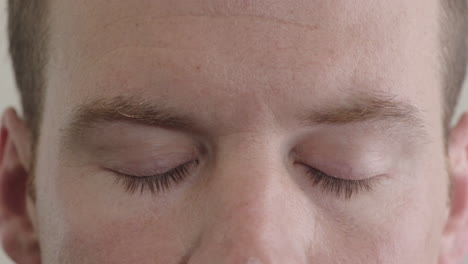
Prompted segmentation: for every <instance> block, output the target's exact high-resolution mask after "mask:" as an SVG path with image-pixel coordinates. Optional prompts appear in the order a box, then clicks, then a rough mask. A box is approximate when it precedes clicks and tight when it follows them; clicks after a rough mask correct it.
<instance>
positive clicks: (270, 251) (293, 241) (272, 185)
mask: <svg viewBox="0 0 468 264" xmlns="http://www.w3.org/2000/svg"><path fill="white" fill-rule="evenodd" d="M226 163H227V162H226ZM226 163H225V164H224V165H221V164H219V166H218V169H215V171H216V172H214V174H213V177H212V181H211V182H210V184H209V190H208V191H207V192H206V193H207V194H206V196H205V199H207V200H205V202H204V204H205V205H207V206H206V207H204V212H203V215H204V217H205V219H208V220H207V221H206V222H205V225H204V230H203V232H202V234H201V235H200V237H199V241H198V243H197V246H196V247H195V249H194V250H193V252H192V255H191V257H190V260H189V261H187V262H188V263H190V264H201V263H220V264H274V263H295V264H302V263H304V264H305V263H310V262H308V260H307V249H308V247H309V246H310V245H309V243H308V241H310V240H311V238H312V236H313V233H314V217H313V214H311V210H310V208H308V203H307V200H306V197H305V195H304V194H303V192H301V191H300V188H299V187H298V186H297V184H294V180H293V179H292V177H291V176H289V175H288V172H287V171H286V169H285V167H284V166H283V165H280V164H279V163H275V162H273V160H270V161H268V160H267V159H263V161H261V160H260V159H254V158H252V159H248V158H246V159H242V160H241V161H239V162H233V163H231V164H226ZM272 164H276V165H272ZM208 205H209V206H208Z"/></svg>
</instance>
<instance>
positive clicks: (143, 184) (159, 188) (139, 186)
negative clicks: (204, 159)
mask: <svg viewBox="0 0 468 264" xmlns="http://www.w3.org/2000/svg"><path fill="white" fill-rule="evenodd" d="M199 163H200V162H199V160H192V161H189V162H186V163H184V164H182V165H180V166H178V167H175V168H173V169H170V170H168V171H166V172H164V173H159V174H154V175H148V176H134V175H130V174H127V173H122V172H118V171H112V172H113V173H114V174H115V177H116V178H115V183H117V184H123V185H124V187H125V189H126V191H127V192H129V193H131V194H133V193H135V192H140V194H143V193H144V192H145V191H150V193H151V194H157V193H159V192H163V191H166V190H168V189H169V188H170V187H172V186H173V185H177V184H179V183H181V182H182V181H183V180H185V178H186V177H188V176H189V175H190V172H191V170H192V169H194V168H195V167H196V166H198V164H199Z"/></svg>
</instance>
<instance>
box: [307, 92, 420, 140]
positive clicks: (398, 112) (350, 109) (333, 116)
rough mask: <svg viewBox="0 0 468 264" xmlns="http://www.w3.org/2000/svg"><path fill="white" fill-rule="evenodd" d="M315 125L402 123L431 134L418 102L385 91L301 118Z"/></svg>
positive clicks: (408, 127)
mask: <svg viewBox="0 0 468 264" xmlns="http://www.w3.org/2000/svg"><path fill="white" fill-rule="evenodd" d="M300 119H301V120H302V122H303V123H306V124H311V125H347V124H353V123H371V122H379V123H383V122H384V123H387V124H391V125H402V126H403V127H404V128H405V131H407V130H409V131H411V134H412V135H414V136H416V137H418V138H421V139H422V138H426V137H427V136H428V134H427V133H428V131H427V127H426V126H425V122H424V119H423V118H422V115H421V111H420V110H419V109H418V108H416V107H415V106H414V105H412V104H410V103H408V102H405V101H402V100H397V99H396V97H395V96H390V95H382V94H358V95H354V96H351V97H350V98H348V99H346V100H344V102H342V103H336V104H333V105H329V106H326V107H324V108H322V109H317V110H315V111H313V112H312V113H309V114H308V115H306V116H302V117H301V118H300Z"/></svg>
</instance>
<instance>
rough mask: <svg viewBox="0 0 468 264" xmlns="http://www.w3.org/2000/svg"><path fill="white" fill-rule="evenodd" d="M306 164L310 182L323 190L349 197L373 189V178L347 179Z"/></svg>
mask: <svg viewBox="0 0 468 264" xmlns="http://www.w3.org/2000/svg"><path fill="white" fill-rule="evenodd" d="M305 166H306V171H307V174H308V175H309V176H310V178H311V179H312V183H313V184H314V185H316V186H320V187H321V188H322V190H323V191H325V192H331V193H334V194H335V195H336V196H338V197H344V198H345V199H350V198H351V197H352V196H353V195H356V194H358V193H360V192H363V191H366V192H370V191H372V190H373V183H374V182H373V179H372V178H369V179H362V180H347V179H340V178H337V177H333V176H330V175H328V174H326V173H324V172H322V171H320V170H318V169H315V168H312V167H309V166H307V165H305Z"/></svg>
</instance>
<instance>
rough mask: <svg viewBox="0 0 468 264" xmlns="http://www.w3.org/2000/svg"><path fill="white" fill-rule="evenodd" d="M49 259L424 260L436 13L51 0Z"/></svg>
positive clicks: (351, 6)
mask: <svg viewBox="0 0 468 264" xmlns="http://www.w3.org/2000/svg"><path fill="white" fill-rule="evenodd" d="M50 6H51V8H50V9H51V12H50V14H49V18H50V32H51V35H50V44H49V45H50V47H49V48H50V54H49V56H50V62H49V64H48V65H47V75H46V77H47V80H48V84H47V92H46V96H45V110H44V119H43V121H42V128H41V136H40V139H39V145H38V149H37V153H38V156H37V160H36V171H35V178H36V192H37V203H36V211H37V215H36V222H35V224H36V226H37V228H38V230H39V239H40V245H41V254H42V258H43V262H44V263H167V264H178V263H194V264H195V263H251V264H252V263H330V264H331V263H348V264H357V263H389V264H390V263H416V262H417V263H436V262H437V256H438V251H439V247H440V245H439V243H440V239H441V233H442V231H443V227H444V223H445V221H446V218H447V213H448V209H447V205H446V204H447V197H448V188H446V186H448V176H447V173H446V165H445V156H444V153H445V150H444V144H443V133H442V131H443V129H442V114H441V113H442V111H441V109H442V106H441V99H440V98H441V89H440V87H441V83H440V81H439V80H440V79H441V78H440V76H439V74H438V72H439V71H440V69H439V67H438V63H439V55H438V52H437V51H438V50H439V41H438V38H439V29H438V14H439V12H440V10H439V9H440V8H439V4H438V1H435V0H433V1H428V0H414V1H406V0H397V1H358V2H356V1H345V0H338V1H266V0H265V1H248V0H244V1H211V0H203V1H163V0H160V1H144V0H136V1H119V0H111V1H84V0H81V1H72V0H68V1H51V4H50Z"/></svg>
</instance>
